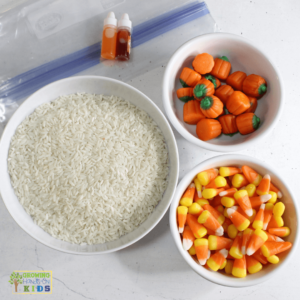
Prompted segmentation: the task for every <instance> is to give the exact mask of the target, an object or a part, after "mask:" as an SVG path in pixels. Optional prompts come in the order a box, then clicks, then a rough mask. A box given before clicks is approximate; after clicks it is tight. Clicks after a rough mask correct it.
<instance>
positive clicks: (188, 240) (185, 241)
mask: <svg viewBox="0 0 300 300" xmlns="http://www.w3.org/2000/svg"><path fill="white" fill-rule="evenodd" d="M194 240H195V236H194V234H193V232H192V230H191V228H190V227H189V226H185V227H184V230H183V233H182V246H183V249H184V250H189V249H190V248H191V247H192V246H193V244H194Z"/></svg>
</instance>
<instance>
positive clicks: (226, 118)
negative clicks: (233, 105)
mask: <svg viewBox="0 0 300 300" xmlns="http://www.w3.org/2000/svg"><path fill="white" fill-rule="evenodd" d="M218 120H219V122H220V124H221V126H222V132H223V133H224V134H234V133H236V132H238V128H237V126H236V116H234V115H231V114H229V115H223V116H221V117H219V119H218Z"/></svg>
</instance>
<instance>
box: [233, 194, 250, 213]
mask: <svg viewBox="0 0 300 300" xmlns="http://www.w3.org/2000/svg"><path fill="white" fill-rule="evenodd" d="M234 199H235V200H236V202H237V203H238V204H239V206H240V207H241V209H242V210H243V211H244V212H245V213H246V215H248V216H249V217H251V216H252V214H253V211H252V206H251V203H250V200H249V197H248V193H247V191H245V190H242V191H237V192H236V193H235V194H234Z"/></svg>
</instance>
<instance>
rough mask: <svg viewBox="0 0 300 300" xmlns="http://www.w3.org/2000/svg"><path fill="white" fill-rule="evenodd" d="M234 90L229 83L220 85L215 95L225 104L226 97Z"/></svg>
mask: <svg viewBox="0 0 300 300" xmlns="http://www.w3.org/2000/svg"><path fill="white" fill-rule="evenodd" d="M233 92H234V90H233V88H232V87H231V86H230V85H226V84H225V85H221V86H220V87H219V88H218V89H217V90H216V91H215V96H217V97H218V98H219V99H220V100H221V101H222V102H223V103H224V104H225V105H226V101H227V99H228V97H229V96H230V95H231V94H232V93H233Z"/></svg>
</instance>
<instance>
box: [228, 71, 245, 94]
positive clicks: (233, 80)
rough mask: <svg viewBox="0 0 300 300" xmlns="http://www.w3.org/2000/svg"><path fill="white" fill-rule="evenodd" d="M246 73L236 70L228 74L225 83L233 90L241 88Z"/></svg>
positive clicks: (240, 89)
mask: <svg viewBox="0 0 300 300" xmlns="http://www.w3.org/2000/svg"><path fill="white" fill-rule="evenodd" d="M246 77H247V74H246V73H244V72H242V71H236V72H233V73H232V74H230V75H229V76H228V77H227V79H226V84H228V85H230V86H232V87H233V88H234V89H235V90H238V91H242V90H243V82H244V80H245V78H246Z"/></svg>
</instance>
